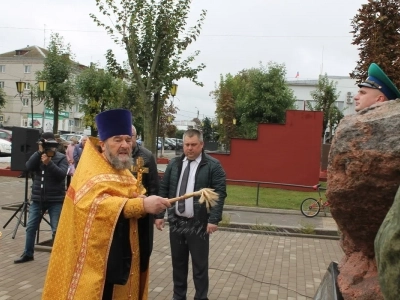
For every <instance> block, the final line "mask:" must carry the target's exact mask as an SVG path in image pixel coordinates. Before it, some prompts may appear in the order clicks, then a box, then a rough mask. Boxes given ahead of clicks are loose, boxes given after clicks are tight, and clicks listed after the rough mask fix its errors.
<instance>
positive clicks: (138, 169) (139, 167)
mask: <svg viewBox="0 0 400 300" xmlns="http://www.w3.org/2000/svg"><path fill="white" fill-rule="evenodd" d="M131 172H132V173H137V174H136V187H137V191H138V192H140V191H142V190H143V183H142V180H143V173H149V168H144V159H143V157H141V156H139V157H138V158H137V159H136V165H134V166H132V168H131Z"/></svg>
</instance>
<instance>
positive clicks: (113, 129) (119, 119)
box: [95, 109, 132, 142]
mask: <svg viewBox="0 0 400 300" xmlns="http://www.w3.org/2000/svg"><path fill="white" fill-rule="evenodd" d="M95 121H96V125H97V129H98V131H99V138H100V141H103V142H104V141H105V140H107V139H108V138H110V137H112V136H115V135H129V136H132V114H131V112H130V111H129V110H126V109H112V110H107V111H103V112H102V113H99V114H98V115H97V116H96V117H95Z"/></svg>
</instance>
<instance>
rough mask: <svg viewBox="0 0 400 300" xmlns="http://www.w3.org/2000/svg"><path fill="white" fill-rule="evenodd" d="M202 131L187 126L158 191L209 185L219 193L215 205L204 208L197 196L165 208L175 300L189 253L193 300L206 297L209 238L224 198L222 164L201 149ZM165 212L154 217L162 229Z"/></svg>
mask: <svg viewBox="0 0 400 300" xmlns="http://www.w3.org/2000/svg"><path fill="white" fill-rule="evenodd" d="M203 145H204V142H203V134H202V133H201V132H200V131H199V130H197V129H189V130H187V131H186V132H185V133H184V134H183V152H184V154H183V155H182V156H180V157H175V158H173V159H171V161H170V162H169V164H168V166H167V169H166V170H165V173H164V177H163V180H162V181H161V184H160V191H159V194H160V196H162V197H165V198H174V197H177V196H180V195H183V194H186V193H191V192H194V191H199V190H201V189H202V188H211V189H214V191H215V192H216V193H217V194H218V196H219V198H218V201H217V204H216V205H215V206H213V207H211V209H210V211H208V210H207V208H206V205H205V203H200V202H199V200H200V197H199V196H196V197H192V198H189V199H186V200H181V201H178V203H176V204H174V205H172V206H171V207H170V208H169V209H168V223H169V236H170V245H171V258H172V278H173V282H174V296H173V299H175V300H186V293H187V277H188V271H189V266H188V265H189V254H190V256H191V258H192V269H193V282H194V286H195V289H196V293H195V296H194V299H195V300H206V299H208V298H207V294H208V287H209V278H208V254H209V237H210V234H213V233H214V232H215V231H217V230H218V223H219V222H220V221H221V220H222V211H223V206H224V201H225V198H226V182H225V179H226V175H225V171H224V169H223V168H222V165H221V163H220V162H219V161H218V160H217V159H215V158H213V157H211V156H210V155H208V154H206V153H205V152H204V150H203ZM164 213H165V212H162V213H160V214H158V215H156V216H155V218H156V220H155V225H156V227H157V229H158V230H162V229H163V228H164V223H165V221H164Z"/></svg>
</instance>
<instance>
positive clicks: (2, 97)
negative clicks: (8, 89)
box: [0, 88, 7, 108]
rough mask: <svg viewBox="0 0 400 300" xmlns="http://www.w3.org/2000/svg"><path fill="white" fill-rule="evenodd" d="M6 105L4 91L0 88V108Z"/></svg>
mask: <svg viewBox="0 0 400 300" xmlns="http://www.w3.org/2000/svg"><path fill="white" fill-rule="evenodd" d="M6 104H7V100H6V93H5V92H4V89H2V88H0V108H3V107H4V106H6Z"/></svg>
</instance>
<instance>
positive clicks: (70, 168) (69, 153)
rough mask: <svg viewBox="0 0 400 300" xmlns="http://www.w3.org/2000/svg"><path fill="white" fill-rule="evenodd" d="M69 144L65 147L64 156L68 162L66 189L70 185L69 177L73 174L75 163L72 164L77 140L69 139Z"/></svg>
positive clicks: (74, 138)
mask: <svg viewBox="0 0 400 300" xmlns="http://www.w3.org/2000/svg"><path fill="white" fill-rule="evenodd" d="M70 141H71V142H70V143H69V145H68V147H67V151H66V153H65V154H66V155H67V160H68V174H67V189H68V187H69V184H70V183H71V176H72V175H74V173H75V162H74V149H75V146H76V145H77V144H78V139H77V138H76V137H71V138H70Z"/></svg>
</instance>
